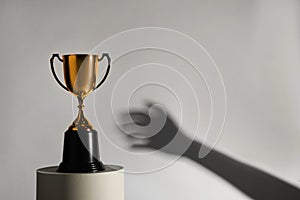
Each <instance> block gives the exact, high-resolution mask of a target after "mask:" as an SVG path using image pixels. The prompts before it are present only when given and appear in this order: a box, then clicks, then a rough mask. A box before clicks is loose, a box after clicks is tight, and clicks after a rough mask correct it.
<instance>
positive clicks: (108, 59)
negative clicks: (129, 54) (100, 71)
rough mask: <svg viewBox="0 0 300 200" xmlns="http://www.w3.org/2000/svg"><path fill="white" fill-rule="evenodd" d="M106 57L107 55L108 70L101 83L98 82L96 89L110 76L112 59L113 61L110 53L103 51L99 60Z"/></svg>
mask: <svg viewBox="0 0 300 200" xmlns="http://www.w3.org/2000/svg"><path fill="white" fill-rule="evenodd" d="M104 57H106V59H107V62H108V65H107V69H106V72H105V74H104V76H103V78H102V80H101V81H100V83H98V85H97V86H96V87H95V88H94V90H96V89H98V88H99V87H100V86H101V85H102V83H104V81H105V80H106V78H107V76H108V73H109V70H110V61H111V59H110V57H109V55H108V53H103V54H102V56H101V58H99V59H98V62H100V61H101V60H103V58H104Z"/></svg>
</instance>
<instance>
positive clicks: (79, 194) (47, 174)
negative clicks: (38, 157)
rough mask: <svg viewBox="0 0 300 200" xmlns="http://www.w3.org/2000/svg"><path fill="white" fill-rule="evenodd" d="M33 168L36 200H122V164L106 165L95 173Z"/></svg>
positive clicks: (54, 168) (53, 168) (55, 168)
mask: <svg viewBox="0 0 300 200" xmlns="http://www.w3.org/2000/svg"><path fill="white" fill-rule="evenodd" d="M56 170H57V167H46V168H42V169H38V170H37V200H124V173H123V167H120V166H114V165H106V166H105V170H104V171H102V172H97V173H60V172H56Z"/></svg>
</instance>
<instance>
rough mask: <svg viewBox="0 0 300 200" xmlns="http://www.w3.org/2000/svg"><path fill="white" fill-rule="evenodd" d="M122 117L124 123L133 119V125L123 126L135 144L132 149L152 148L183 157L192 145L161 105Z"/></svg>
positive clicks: (148, 107) (148, 105) (151, 106)
mask: <svg viewBox="0 0 300 200" xmlns="http://www.w3.org/2000/svg"><path fill="white" fill-rule="evenodd" d="M122 117H123V120H124V121H126V119H128V118H131V119H132V121H131V123H127V124H124V125H123V126H122V129H123V130H125V132H126V133H127V137H128V138H129V139H130V141H131V142H134V143H133V144H132V145H131V147H132V148H139V149H143V148H152V149H155V150H161V151H163V152H166V153H170V154H175V155H182V154H184V153H185V150H186V149H187V148H188V147H189V145H190V144H191V143H192V139H190V138H189V137H188V136H187V135H186V134H184V133H183V132H182V131H181V130H180V129H179V127H178V126H177V124H176V123H175V121H174V120H173V118H172V117H171V116H170V114H169V113H167V112H166V111H165V109H164V108H163V107H162V106H161V105H158V104H152V103H149V104H147V105H146V109H144V110H141V109H140V110H132V111H130V113H123V114H122Z"/></svg>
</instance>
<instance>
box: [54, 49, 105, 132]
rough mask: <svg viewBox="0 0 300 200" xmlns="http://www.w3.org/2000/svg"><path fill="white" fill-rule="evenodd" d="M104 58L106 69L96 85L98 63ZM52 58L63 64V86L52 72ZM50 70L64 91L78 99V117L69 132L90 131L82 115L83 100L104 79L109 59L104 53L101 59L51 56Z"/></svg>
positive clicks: (88, 124) (89, 125) (90, 126)
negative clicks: (106, 63) (106, 62)
mask: <svg viewBox="0 0 300 200" xmlns="http://www.w3.org/2000/svg"><path fill="white" fill-rule="evenodd" d="M104 57H106V58H107V61H108V67H107V70H106V73H105V75H104V77H103V79H102V80H101V81H100V83H99V84H97V85H96V81H97V78H98V63H99V61H101V60H102V59H103V58H104ZM54 58H58V60H59V61H61V62H63V73H64V80H65V85H63V84H62V83H61V81H60V80H59V78H58V77H57V75H56V73H55V70H54V64H53V62H54ZM50 63H51V70H52V73H53V76H54V78H55V80H56V81H57V82H58V84H59V85H60V86H61V87H63V88H64V89H65V90H67V91H69V92H70V93H72V94H73V95H75V96H76V97H77V99H78V104H79V105H78V109H79V112H78V115H77V117H76V119H75V120H74V121H73V123H72V124H71V126H70V127H69V129H71V130H76V131H77V130H84V131H91V130H93V126H92V125H91V124H90V122H89V121H88V120H87V119H86V118H85V117H84V114H83V108H84V105H83V100H84V98H85V97H86V96H87V95H89V94H90V93H91V92H92V91H93V90H95V89H97V88H98V87H99V86H100V85H101V84H102V83H103V82H104V81H105V79H106V77H107V75H108V72H109V69H110V57H109V55H108V54H107V53H104V54H103V55H102V57H101V58H99V57H98V55H90V54H70V55H63V56H62V58H60V57H59V55H58V54H53V55H52V58H51V59H50Z"/></svg>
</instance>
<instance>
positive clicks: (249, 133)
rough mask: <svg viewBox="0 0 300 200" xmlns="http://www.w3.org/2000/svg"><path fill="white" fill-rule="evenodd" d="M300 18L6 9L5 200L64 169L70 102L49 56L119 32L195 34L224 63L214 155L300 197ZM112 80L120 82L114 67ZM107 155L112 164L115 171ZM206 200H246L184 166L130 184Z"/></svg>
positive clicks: (250, 11) (0, 183) (214, 8)
mask: <svg viewBox="0 0 300 200" xmlns="http://www.w3.org/2000/svg"><path fill="white" fill-rule="evenodd" d="M299 9H300V5H299V1H296V0H288V1H271V0H262V1H256V0H254V1H251V0H244V1H243V0H229V1H221V0H219V1H217V0H214V1H169V0H166V1H114V0H113V1H56V0H53V1H33V0H28V1H21V0H20V1H15V0H2V1H1V2H0V27H1V33H0V44H1V45H0V62H1V68H0V70H1V71H0V76H1V78H0V82H1V104H0V108H1V112H0V113H1V114H0V116H1V140H0V152H1V153H0V162H1V164H0V177H1V178H0V199H34V198H35V169H37V168H39V167H42V166H49V165H53V164H57V163H59V162H60V159H61V148H62V133H63V132H64V130H65V129H66V128H67V126H68V125H69V123H70V121H71V119H72V106H71V103H72V98H71V95H69V94H66V93H65V92H63V91H62V90H61V89H60V88H58V86H57V84H56V83H55V82H54V80H53V77H52V75H51V74H50V70H49V63H48V62H49V61H48V60H49V58H50V55H51V54H52V53H53V52H59V53H62V54H63V53H72V52H89V51H90V50H91V49H92V48H93V47H95V46H96V45H97V44H98V43H99V42H101V41H103V40H104V39H106V38H108V37H109V36H111V35H113V34H115V33H118V32H121V31H124V30H127V29H131V28H136V27H144V26H159V27H165V28H171V29H175V30H178V31H181V32H184V33H186V34H188V35H189V36H191V37H192V38H194V39H195V40H197V41H198V42H199V43H201V44H202V45H203V46H204V47H205V48H206V49H207V50H208V51H209V52H210V54H211V56H212V57H213V58H214V60H215V62H216V63H217V64H218V67H219V69H220V71H221V74H222V76H223V79H224V82H225V86H226V89H227V98H228V99H227V100H228V101H227V103H228V105H227V110H228V113H227V118H226V124H225V127H224V131H223V134H222V137H221V139H220V141H219V142H218V144H217V146H216V149H218V150H220V151H222V152H224V153H226V154H228V155H231V156H232V157H234V158H236V159H239V160H241V161H243V162H246V163H248V164H251V165H253V166H256V167H258V168H260V169H263V170H266V171H268V172H269V173H271V174H275V175H276V176H278V177H281V178H283V179H285V180H286V181H288V182H290V183H292V184H294V185H298V186H299V187H300V184H299V182H298V181H299V178H300V171H299V169H300V159H299V153H300V134H299V130H300V126H299V120H300V104H299V102H300V95H299V94H300V86H299V85H300V79H299V78H298V77H299V74H300V67H299V66H300V65H299V64H300V48H299V45H300V41H299V39H300V37H299V34H300V32H299V30H300V27H299V17H300V15H299V14H300V10H299ZM139 59H140V60H141V61H142V60H143V59H149V58H148V57H147V56H144V57H143V56H142V55H140V58H139ZM150 60H151V59H150ZM131 61H132V59H130V57H128V58H127V59H125V60H124V62H127V63H130V62H131ZM121 64H122V63H119V64H118V65H119V66H121ZM112 72H115V73H117V72H118V67H117V63H116V66H115V69H114V70H113V71H112ZM113 85H114V81H112V80H111V81H109V82H108V83H107V84H106V86H105V87H104V88H103V91H101V96H100V92H98V93H99V94H97V95H99V99H101V98H105V93H106V92H109V91H110V89H111V88H112V87H113ZM204 102H205V101H204ZM96 104H97V105H99V104H101V101H100V100H99V101H97V102H96ZM99 106H100V107H99V109H101V108H102V107H101V105H99ZM202 107H205V103H204V104H203V105H202ZM97 109H98V108H97ZM102 111H103V112H104V113H105V112H106V110H105V108H103V110H102ZM205 113H206V111H205V110H204V114H203V116H204V121H207V120H208V119H205V116H206V115H205ZM99 115H100V117H99V118H101V116H102V118H105V117H103V115H101V114H99ZM207 118H208V117H207ZM106 120H107V121H110V120H111V119H110V118H108V119H106ZM91 121H93V119H92V120H91ZM100 123H101V120H100ZM111 130H114V128H111ZM103 152H105V149H103ZM103 154H106V155H105V156H103V159H104V161H105V162H111V160H109V155H108V154H107V153H103ZM161 156H166V155H165V154H163V153H162V155H161ZM133 162H134V161H133ZM115 163H117V164H118V161H115ZM119 163H120V164H122V161H120V162H119ZM216 191H218V192H216ZM200 195H201V197H203V199H247V197H246V196H244V195H243V194H242V193H241V192H239V191H238V190H237V189H235V188H234V187H233V186H231V185H230V184H228V183H227V182H225V181H224V180H222V179H221V178H219V177H218V176H216V175H214V174H213V173H211V172H210V171H208V170H207V169H205V168H203V167H201V166H198V165H195V164H194V163H192V162H191V161H189V160H186V159H184V158H182V159H179V160H178V161H177V162H176V163H175V164H173V165H171V166H170V167H168V168H166V169H164V170H160V171H158V172H156V173H151V174H142V175H127V176H126V199H128V200H135V199H136V200H138V199H145V200H147V199H178V200H179V199H183V198H185V199H199V196H200Z"/></svg>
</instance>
